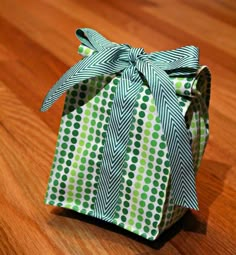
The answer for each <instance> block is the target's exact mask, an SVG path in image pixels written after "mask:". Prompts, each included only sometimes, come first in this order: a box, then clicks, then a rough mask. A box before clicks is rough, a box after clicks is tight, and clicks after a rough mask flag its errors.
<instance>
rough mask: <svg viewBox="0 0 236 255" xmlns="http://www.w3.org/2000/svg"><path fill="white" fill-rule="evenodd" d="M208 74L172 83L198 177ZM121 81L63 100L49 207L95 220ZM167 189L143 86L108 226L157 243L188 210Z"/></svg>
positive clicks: (155, 121)
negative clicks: (106, 148)
mask: <svg viewBox="0 0 236 255" xmlns="http://www.w3.org/2000/svg"><path fill="white" fill-rule="evenodd" d="M78 51H79V53H80V54H82V55H84V56H88V55H91V54H92V53H93V52H92V50H91V49H89V48H87V47H84V46H80V47H79V50H78ZM207 70H208V69H207V68H203V69H202V70H201V72H199V74H198V75H197V76H196V77H191V78H182V77H176V78H172V80H173V83H174V84H175V88H176V93H177V95H178V102H179V105H180V107H181V109H182V113H183V115H184V116H185V118H186V125H187V127H188V129H189V135H190V137H191V145H192V151H193V157H194V165H195V170H196V171H197V168H198V166H199V164H200V160H201V158H202V155H203V152H204V148H205V146H206V141H207V138H208V115H207V109H208V103H209V98H208V95H209V72H208V71H207ZM119 79H120V74H116V75H113V76H100V77H97V78H93V79H90V80H85V81H84V82H82V83H80V84H77V85H75V86H74V87H73V88H71V89H70V90H69V91H68V92H67V96H66V100H65V107H64V111H63V116H62V119H61V124H60V130H59V134H58V142H57V146H56V151H55V156H54V161H53V165H52V170H51V174H50V178H49V183H48V189H47V193H46V197H45V202H46V203H47V204H51V205H56V206H61V207H64V208H69V209H72V210H75V211H77V212H79V213H83V214H86V215H91V216H94V214H93V211H94V205H95V202H96V196H97V192H98V184H99V177H100V166H101V162H102V157H103V148H104V144H105V141H106V131H107V128H108V123H109V119H110V113H111V106H112V102H113V99H114V94H115V90H116V86H117V84H118V83H119ZM194 93H195V94H194ZM199 93H200V94H201V96H199V95H200V94H199ZM170 189H171V186H170V162H169V158H168V148H167V144H166V139H165V136H164V134H163V131H162V127H161V123H160V119H159V116H158V109H156V106H155V104H154V99H153V97H152V94H151V92H150V90H149V87H148V85H146V84H145V83H144V84H143V86H142V87H141V89H140V92H139V95H138V98H137V102H136V105H135V110H134V113H133V121H132V125H131V129H130V140H129V143H128V148H127V153H126V158H125V162H124V165H123V173H122V181H121V185H120V190H119V199H118V202H117V206H116V211H115V215H114V217H113V219H111V222H112V223H113V224H116V225H118V226H120V227H122V228H124V229H127V230H128V231H131V232H133V233H136V234H137V235H140V236H142V237H144V238H146V239H149V240H155V239H156V238H157V237H158V235H159V234H160V233H162V232H163V231H164V230H165V229H166V228H168V227H170V226H171V225H172V224H173V223H174V222H175V221H177V220H178V219H179V218H180V217H182V216H183V214H184V213H185V212H186V210H187V209H186V208H182V207H178V206H175V205H174V203H173V199H172V197H171V192H170Z"/></svg>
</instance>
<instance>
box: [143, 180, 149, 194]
mask: <svg viewBox="0 0 236 255" xmlns="http://www.w3.org/2000/svg"><path fill="white" fill-rule="evenodd" d="M145 179H147V178H145ZM143 191H144V192H148V191H149V186H148V185H144V186H143Z"/></svg>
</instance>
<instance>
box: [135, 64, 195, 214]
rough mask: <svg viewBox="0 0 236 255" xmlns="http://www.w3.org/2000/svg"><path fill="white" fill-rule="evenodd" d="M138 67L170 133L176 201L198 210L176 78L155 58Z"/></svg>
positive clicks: (173, 190)
mask: <svg viewBox="0 0 236 255" xmlns="http://www.w3.org/2000/svg"><path fill="white" fill-rule="evenodd" d="M136 66H137V68H138V70H139V71H140V72H141V73H142V74H143V75H144V76H145V78H146V79H147V81H148V84H149V86H150V90H151V92H152V94H153V97H154V100H155V104H156V106H157V109H158V114H159V116H160V119H161V123H162V127H163V131H164V134H165V136H166V140H167V145H168V150H169V158H170V165H171V166H170V167H171V192H172V197H173V200H174V203H175V204H176V205H179V206H183V207H187V208H192V209H196V210H198V202H197V195H196V187H195V173H194V167H193V158H192V151H191V145H190V138H189V134H188V130H187V128H186V124H185V120H184V116H183V114H182V112H181V109H180V107H179V104H178V101H177V97H176V94H175V89H174V86H173V84H172V81H171V80H170V79H169V76H168V75H167V74H166V72H165V71H163V70H161V69H160V68H158V67H157V66H155V64H154V63H153V62H152V61H149V60H145V59H143V60H140V61H137V63H136Z"/></svg>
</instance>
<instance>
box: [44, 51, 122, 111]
mask: <svg viewBox="0 0 236 255" xmlns="http://www.w3.org/2000/svg"><path fill="white" fill-rule="evenodd" d="M121 51H122V49H119V48H118V47H116V48H110V49H106V50H102V51H100V52H95V53H94V54H92V55H91V56H89V57H86V58H84V59H83V60H81V61H79V62H78V63H76V64H75V65H74V66H73V67H71V68H70V69H69V70H68V71H67V72H66V73H65V74H64V75H63V76H62V77H61V78H60V79H59V80H58V81H57V82H56V83H55V85H54V86H53V87H52V88H51V89H50V90H49V92H48V94H47V95H46V97H45V99H44V101H43V104H42V107H41V111H42V112H44V111H47V110H48V109H49V108H50V107H51V106H52V105H53V104H54V102H55V101H56V100H57V99H58V98H59V97H60V96H61V95H62V94H63V93H64V92H66V91H67V90H68V89H70V88H71V87H73V86H74V85H75V84H77V83H79V82H81V81H83V80H86V79H89V78H92V77H96V76H99V75H103V74H111V73H116V72H119V71H120V70H122V69H124V68H125V67H126V65H125V63H124V62H121V61H119V60H118V56H119V54H120V52H121Z"/></svg>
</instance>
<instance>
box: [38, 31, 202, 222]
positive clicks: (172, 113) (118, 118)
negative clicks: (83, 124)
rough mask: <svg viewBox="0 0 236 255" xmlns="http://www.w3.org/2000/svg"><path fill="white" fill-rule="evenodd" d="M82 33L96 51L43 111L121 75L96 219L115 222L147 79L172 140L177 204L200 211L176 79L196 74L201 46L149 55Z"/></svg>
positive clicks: (55, 92) (59, 84) (48, 99)
mask: <svg viewBox="0 0 236 255" xmlns="http://www.w3.org/2000/svg"><path fill="white" fill-rule="evenodd" d="M76 35H77V37H78V38H79V40H80V41H81V42H82V44H83V45H85V46H87V47H89V48H91V49H93V50H94V53H93V54H92V55H91V56H88V57H85V58H84V59H83V60H81V61H79V62H78V63H77V64H75V65H74V66H73V67H72V68H71V69H69V70H68V71H67V72H66V73H65V74H64V75H63V76H62V77H61V78H60V79H59V80H58V81H57V82H56V84H55V85H54V86H53V87H52V88H51V90H50V91H49V92H48V94H47V96H46V97H45V99H44V102H43V104H42V108H41V111H46V110H48V109H49V108H50V107H51V106H52V104H53V103H54V102H55V101H56V100H57V99H58V98H59V97H60V96H61V95H62V94H63V93H64V92H65V91H67V90H68V89H69V88H71V87H72V86H74V85H75V84H77V83H79V82H81V81H83V80H85V79H89V78H92V77H96V76H100V75H103V74H114V73H117V72H121V79H120V83H119V84H118V85H117V89H116V92H115V97H114V101H113V105H112V109H111V116H110V121H109V125H108V129H107V137H106V142H105V145H104V152H103V159H102V164H101V169H100V180H99V187H98V193H97V198H96V202H95V209H94V215H95V216H97V217H100V218H101V217H102V218H104V219H107V220H109V219H110V218H111V217H112V216H113V214H114V211H115V206H116V203H117V200H118V194H119V186H120V181H121V176H122V166H123V163H124V160H125V155H126V149H127V144H128V141H129V131H130V126H131V121H132V116H133V110H134V106H135V102H136V100H137V95H138V93H139V90H140V87H141V86H142V84H143V77H145V79H146V80H147V82H148V84H149V87H150V90H151V92H152V94H153V97H154V101H155V104H156V107H157V109H158V114H159V117H160V119H161V124H162V128H163V132H164V134H165V137H166V140H167V145H168V150H169V159H170V170H171V192H172V197H173V199H174V202H175V204H176V205H179V206H183V207H187V208H193V209H198V202H197V196H196V188H195V173H194V168H193V159H192V151H191V145H190V137H189V133H188V130H187V128H186V124H185V120H184V116H183V115H182V112H181V109H180V107H179V104H178V101H177V96H176V93H175V88H174V85H173V83H172V81H171V79H170V77H171V76H177V75H184V76H187V75H190V74H194V73H196V71H197V69H198V67H199V63H198V55H199V52H198V48H196V47H194V46H186V47H181V48H178V49H175V50H169V51H160V52H154V53H150V54H147V53H145V52H144V49H142V48H132V47H131V46H129V45H128V44H116V43H112V42H110V41H109V40H107V39H105V38H104V37H103V36H102V35H100V34H99V33H98V32H96V31H94V30H92V29H88V28H84V29H78V30H77V31H76Z"/></svg>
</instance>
